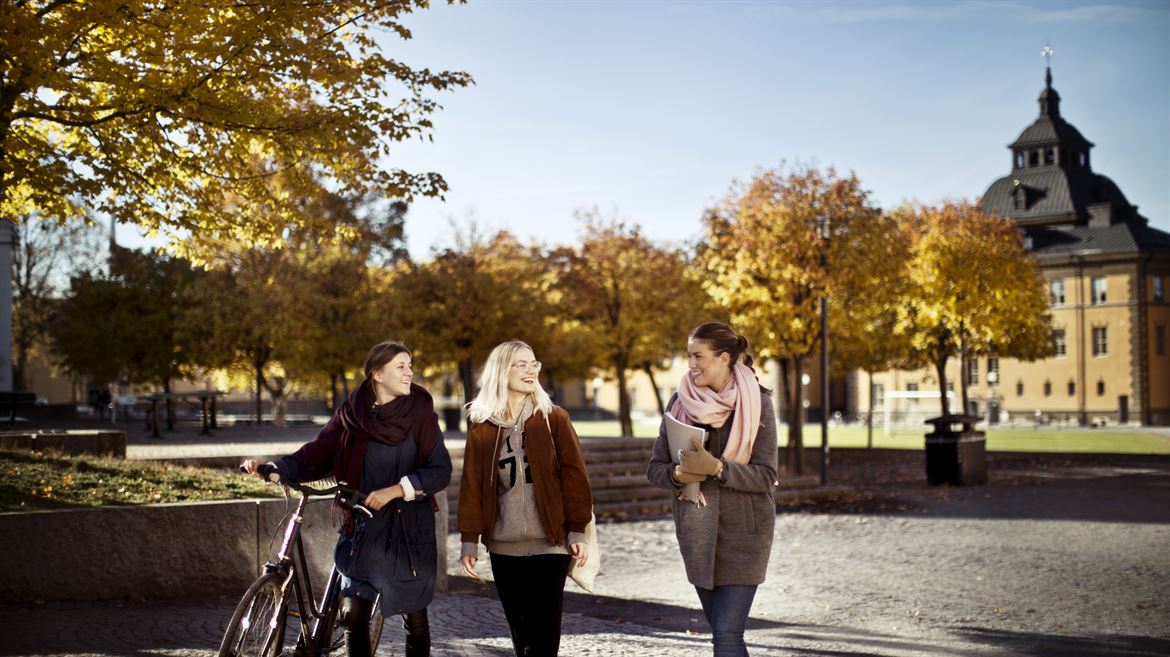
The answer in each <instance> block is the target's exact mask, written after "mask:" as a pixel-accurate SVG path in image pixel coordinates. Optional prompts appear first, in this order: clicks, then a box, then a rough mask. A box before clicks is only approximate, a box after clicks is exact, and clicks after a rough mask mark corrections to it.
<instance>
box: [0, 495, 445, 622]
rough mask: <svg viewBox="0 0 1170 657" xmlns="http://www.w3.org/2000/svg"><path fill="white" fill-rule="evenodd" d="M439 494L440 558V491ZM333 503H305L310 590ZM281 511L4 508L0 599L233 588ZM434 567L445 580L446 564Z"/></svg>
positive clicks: (251, 505) (255, 564) (326, 545)
mask: <svg viewBox="0 0 1170 657" xmlns="http://www.w3.org/2000/svg"><path fill="white" fill-rule="evenodd" d="M439 502H440V510H439V513H438V514H437V517H436V528H435V533H436V535H437V536H436V538H437V539H438V547H439V562H440V563H441V564H446V561H447V556H446V545H447V541H446V534H447V522H446V520H447V505H446V504H447V503H446V495H445V494H440V496H439ZM329 506H330V504H329V502H328V501H322V502H319V503H313V504H310V506H309V508H308V510H307V512H306V514H305V523H304V526H303V529H302V532H301V537H302V540H303V541H304V543H305V553H306V556H307V558H308V560H309V564H310V569H311V570H312V571H313V573H314V578H315V581H314V587H315V589H314V590H315V591H319V590H320V586H321V580H323V579H324V577H325V575H326V574H327V573H328V571H329V566H330V563H331V559H332V557H333V546H334V544H335V543H336V540H337V530H336V528H335V527H333V525H332V521H331V518H330V510H329ZM285 512H286V507H285V502H284V500H270V499H265V500H244V501H230V502H195V503H184V504H155V505H144V506H128V507H105V508H98V509H70V510H64V511H33V512H24V513H4V514H0V537H3V539H2V540H0V602H3V603H28V602H32V601H37V600H44V601H49V600H113V599H121V598H146V599H166V598H206V597H210V596H219V595H227V596H238V595H240V594H242V593H243V592H244V590H245V588H247V586H248V584H249V583H250V582H251V580H252V579H254V578H255V577H256V575H257V574H258V573H259V572H260V569H261V567H262V566H263V564H264V562H265V561H266V560H267V559H268V557H269V555H270V554H271V553H272V552H273V551H275V550H276V549H277V548H278V547H279V541H280V537H276V538H275V539H272V535H273V531H274V530H275V529H276V528H277V526H278V525H279V524H280V522H281V521H282V520H283V518H284V516H285ZM439 577H440V580H439V583H438V584H439V587H440V590H445V589H446V568H445V567H442V568H439Z"/></svg>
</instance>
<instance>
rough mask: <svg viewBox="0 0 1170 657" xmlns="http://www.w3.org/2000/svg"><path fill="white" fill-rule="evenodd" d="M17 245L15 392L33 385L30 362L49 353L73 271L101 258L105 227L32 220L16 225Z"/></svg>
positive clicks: (14, 267) (14, 258)
mask: <svg viewBox="0 0 1170 657" xmlns="http://www.w3.org/2000/svg"><path fill="white" fill-rule="evenodd" d="M15 230H16V244H15V245H14V247H13V249H12V352H13V353H12V381H13V386H14V387H15V389H16V390H26V389H28V388H29V386H30V385H31V384H32V382H31V381H30V380H29V375H28V371H27V370H28V362H29V359H30V358H32V357H33V356H34V355H37V354H41V355H44V354H45V348H46V347H47V345H48V342H49V327H50V325H51V323H52V321H53V318H54V317H55V315H56V313H57V310H58V307H59V306H60V298H61V295H62V293H63V292H64V288H65V287H66V286H67V285H68V284H69V275H70V274H71V273H80V272H81V271H86V270H88V269H89V268H90V267H92V266H93V265H94V263H97V262H99V260H98V258H97V253H98V250H99V245H100V239H99V238H100V235H101V231H99V230H97V227H96V226H94V225H92V224H87V223H84V222H69V223H62V222H58V221H44V220H40V219H37V218H28V219H25V220H24V221H22V222H20V223H19V224H17V225H16V226H15Z"/></svg>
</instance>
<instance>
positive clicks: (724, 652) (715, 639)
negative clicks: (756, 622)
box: [695, 585, 756, 657]
mask: <svg viewBox="0 0 1170 657" xmlns="http://www.w3.org/2000/svg"><path fill="white" fill-rule="evenodd" d="M695 590H696V591H698V593H699V602H700V603H702V604H703V614H704V615H705V616H706V617H707V622H708V623H709V624H710V625H711V643H713V644H715V657H747V654H748V651H747V644H745V643H744V641H743V632H744V629H745V628H746V627H747V619H748V612H750V611H751V610H752V600H754V599H755V597H756V586H755V585H752V586H716V587H715V588H713V589H704V588H699V587H698V586H696V587H695Z"/></svg>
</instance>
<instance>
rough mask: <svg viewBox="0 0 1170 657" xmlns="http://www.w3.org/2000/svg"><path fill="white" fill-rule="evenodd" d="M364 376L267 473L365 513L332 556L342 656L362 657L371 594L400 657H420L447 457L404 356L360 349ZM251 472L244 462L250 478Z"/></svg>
mask: <svg viewBox="0 0 1170 657" xmlns="http://www.w3.org/2000/svg"><path fill="white" fill-rule="evenodd" d="M364 369H365V380H364V381H362V383H361V385H359V386H358V387H357V389H356V390H354V391H353V393H352V394H350V396H349V399H347V400H346V401H345V403H344V404H342V405H341V406H340V407H338V408H337V410H336V411H335V412H334V413H333V417H332V418H331V419H330V420H329V422H328V424H326V425H325V427H324V428H323V429H321V431H320V432H318V433H317V437H316V438H314V439H313V440H312V441H311V442H309V443H306V444H305V445H304V446H303V447H301V448H300V449H299V450H297V451H296V453H294V454H292V455H291V456H285V457H284V458H281V459H278V460H277V461H276V462H275V463H273V465H274V466H276V469H277V471H278V472H280V474H281V476H282V477H284V478H287V479H288V480H290V481H293V482H307V481H315V480H317V479H323V478H325V477H328V476H332V477H334V478H335V479H336V480H337V481H339V482H345V483H347V484H349V485H350V486H354V485H356V487H357V489H358V490H359V491H362V492H364V493H365V501H364V502H363V504H364V505H365V506H366V507H368V508H370V509H371V510H373V511H374V515H373V517H372V518H368V519H367V518H366V516H364V515H362V514H353V515H351V516H348V517H346V519H345V522H344V523H343V524H342V528H341V538H340V539H339V540H338V542H337V548H336V550H335V551H334V562H335V563H336V564H337V569H338V571H340V572H341V574H342V590H341V595H342V599H341V622H342V624H343V626H344V627H345V645H346V652H347V654H348V655H349V657H367V656H368V655H369V654H370V652H371V650H370V636H369V621H370V613H371V610H372V609H373V604H374V600H375V599H376V598H377V597H378V595H379V594H380V595H381V596H382V597H381V605H382V614H383V615H385V616H390V615H391V614H401V615H402V622H403V628H404V629H405V630H406V653H405V654H406V657H427V656H428V655H430V652H431V632H430V625H429V623H428V621H427V605H429V604H430V602H431V599H432V598H434V596H435V577H436V574H437V573H438V566H439V564H438V550H437V547H436V545H435V512H436V511H437V509H438V507H437V505H436V504H435V503H434V495H435V494H436V493H438V492H439V491H441V490H443V489H444V488H446V487H447V484H449V483H450V482H451V457H450V456H449V455H448V454H447V448H446V447H445V446H444V445H443V434H442V433H441V432H440V431H439V418H438V416H437V415H435V410H434V400H433V399H432V398H431V395H430V393H428V392H427V391H426V389H425V388H423V387H422V386H419V385H416V384H415V383H414V370H413V363H412V360H411V355H410V351H409V350H408V349H407V348H406V347H404V346H403V345H401V344H399V343H397V342H383V343H381V344H378V345H376V346H374V348H373V349H371V350H370V353H369V355H368V356H367V357H366V363H365V368H364ZM258 465H259V464H258V463H257V462H256V461H254V460H248V461H245V462H244V468H245V469H247V470H248V472H250V473H252V474H257V472H256V468H257V466H258ZM257 476H259V475H257ZM341 508H342V509H344V507H341Z"/></svg>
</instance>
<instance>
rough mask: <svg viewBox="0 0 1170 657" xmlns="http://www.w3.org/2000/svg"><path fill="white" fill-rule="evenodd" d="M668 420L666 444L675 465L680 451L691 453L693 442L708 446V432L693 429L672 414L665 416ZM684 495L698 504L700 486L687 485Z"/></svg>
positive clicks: (696, 428) (684, 488)
mask: <svg viewBox="0 0 1170 657" xmlns="http://www.w3.org/2000/svg"><path fill="white" fill-rule="evenodd" d="M663 418H665V420H666V442H667V444H668V445H669V446H670V459H671V460H672V461H674V462H675V463H678V462H679V459H678V454H679V452H680V451H689V450H690V449H691V442H692V441H693V440H694V439H696V438H698V439H699V444H700V445H703V446H706V445H707V431H706V430H704V429H700V428H699V427H693V426H691V425H689V424H683V423H682V422H679V421H678V420H676V419H674V418H673V417H671V415H670V413H667V414H666V415H664V416H663ZM682 490H683V495H684V496H686V498H687V499H688V500H690V501H692V502H697V501H698V499H699V484H698V483H697V482H696V483H693V484H686V485H685V486H683V489H682Z"/></svg>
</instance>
